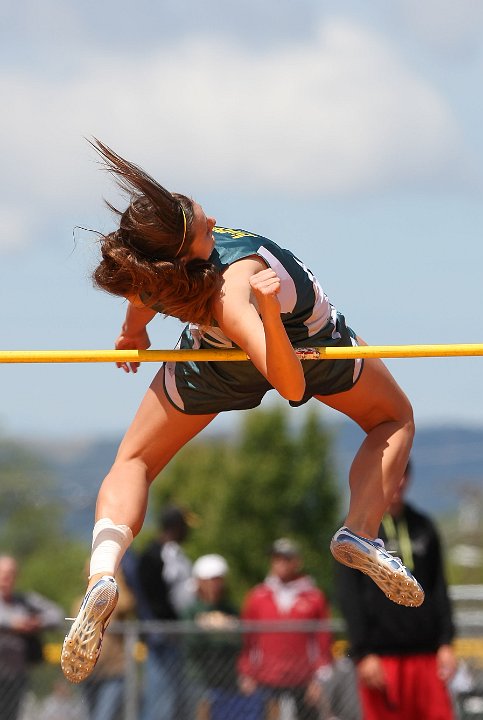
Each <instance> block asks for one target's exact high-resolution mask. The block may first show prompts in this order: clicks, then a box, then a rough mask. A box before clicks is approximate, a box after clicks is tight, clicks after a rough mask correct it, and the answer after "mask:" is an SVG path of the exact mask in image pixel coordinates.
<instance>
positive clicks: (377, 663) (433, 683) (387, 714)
mask: <svg viewBox="0 0 483 720" xmlns="http://www.w3.org/2000/svg"><path fill="white" fill-rule="evenodd" d="M410 475H411V467H410V465H409V464H408V467H407V468H406V471H405V474H404V476H403V478H402V480H401V483H400V485H399V488H398V490H397V491H396V493H395V495H394V497H393V499H392V502H391V504H390V506H389V509H388V512H387V513H386V515H385V516H384V518H383V522H382V526H381V529H380V533H381V537H382V539H383V540H384V541H385V543H386V548H388V549H389V550H391V551H393V552H396V553H397V554H398V555H400V556H401V557H402V560H403V562H404V564H405V565H406V567H407V568H408V569H409V570H410V571H411V572H413V571H414V572H415V574H416V575H417V576H418V578H419V580H420V581H421V583H422V584H423V586H424V589H425V592H426V599H425V601H424V603H423V604H422V605H421V606H420V607H418V608H407V607H402V606H400V605H395V604H394V603H393V602H391V601H390V600H388V599H387V598H386V597H385V596H384V595H383V594H382V593H380V592H379V591H378V590H377V587H376V586H375V585H374V583H373V582H371V581H370V580H368V578H367V577H366V576H365V575H363V574H362V573H361V572H358V571H357V570H354V569H351V568H349V567H346V566H342V565H339V564H337V565H336V582H337V591H338V597H339V604H340V608H341V610H342V613H343V615H344V617H345V619H346V621H347V626H348V634H349V641H350V654H351V656H352V658H353V660H354V662H355V663H356V671H357V678H358V685H359V694H360V699H361V704H362V711H363V717H364V720H416V719H417V720H452V718H453V710H452V703H451V700H450V696H449V693H448V690H447V688H446V683H447V682H448V681H449V680H450V679H451V677H452V676H453V674H454V672H455V670H456V660H455V656H454V653H453V650H452V647H451V642H452V640H453V635H454V628H453V621H452V612H451V605H450V602H449V599H448V593H447V587H446V582H445V577H444V571H443V562H442V556H441V546H440V540H439V536H438V532H437V530H436V528H435V526H434V524H433V523H432V521H431V520H430V519H429V518H428V517H427V516H426V515H423V514H422V513H420V512H418V511H417V510H415V509H414V508H413V507H412V506H411V505H410V504H408V503H407V502H405V500H404V496H405V493H406V490H407V487H408V483H409V480H410Z"/></svg>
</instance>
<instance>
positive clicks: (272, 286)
mask: <svg viewBox="0 0 483 720" xmlns="http://www.w3.org/2000/svg"><path fill="white" fill-rule="evenodd" d="M249 282H250V287H251V288H252V290H253V294H254V295H255V298H256V300H257V303H258V306H259V308H260V311H261V312H263V311H264V310H268V311H270V310H272V311H275V310H276V311H277V312H278V313H279V314H280V302H279V300H278V297H277V295H278V293H279V292H280V278H279V277H278V275H277V273H276V272H275V270H272V268H267V269H266V270H260V272H257V273H255V275H252V276H251V278H250V280H249Z"/></svg>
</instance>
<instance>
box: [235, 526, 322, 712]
mask: <svg viewBox="0 0 483 720" xmlns="http://www.w3.org/2000/svg"><path fill="white" fill-rule="evenodd" d="M241 617H242V619H243V620H244V621H247V622H252V621H255V622H257V623H258V622H273V621H278V622H279V623H280V622H281V623H282V624H281V626H280V630H281V632H274V631H273V629H272V628H268V629H267V630H263V629H260V630H258V629H254V630H253V631H249V632H247V633H246V634H245V635H244V645H243V650H242V653H241V655H240V659H239V662H238V671H239V685H240V689H241V691H242V692H243V693H245V694H247V695H248V694H252V693H253V692H255V691H256V690H257V689H259V688H260V689H264V690H265V691H267V696H268V697H274V696H275V697H278V696H280V695H285V694H289V695H291V696H292V697H293V700H294V702H295V706H296V709H297V718H298V720H315V719H316V718H319V717H320V712H321V708H322V706H323V701H324V698H323V693H322V685H321V680H322V678H323V676H324V675H325V674H326V672H327V670H328V669H330V664H331V661H332V658H331V651H330V645H331V636H330V633H329V632H328V630H323V631H321V629H320V628H318V627H311V621H312V622H314V623H315V624H319V622H320V621H324V620H325V621H326V620H328V618H329V608H328V604H327V601H326V599H325V596H324V594H323V593H322V592H321V591H320V590H319V589H318V588H317V587H316V586H315V584H314V582H313V580H312V578H310V577H309V576H308V575H304V574H303V573H302V558H301V554H300V551H299V548H298V546H297V545H296V544H295V543H294V542H292V541H291V540H289V539H287V538H280V539H279V540H276V541H275V542H274V544H273V546H272V548H271V563H270V571H269V575H268V577H267V578H266V579H265V581H264V582H263V583H261V584H260V585H257V586H256V587H255V588H253V589H252V590H251V591H250V592H249V593H248V595H247V597H246V600H245V603H244V607H243V610H242V615H241ZM294 621H305V623H304V622H302V623H300V627H296V625H297V622H294ZM283 624H285V626H286V627H285V628H284V626H283ZM294 625H295V627H293V626H294ZM287 628H288V629H287Z"/></svg>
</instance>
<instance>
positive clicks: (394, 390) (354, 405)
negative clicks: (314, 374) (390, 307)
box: [316, 338, 412, 432]
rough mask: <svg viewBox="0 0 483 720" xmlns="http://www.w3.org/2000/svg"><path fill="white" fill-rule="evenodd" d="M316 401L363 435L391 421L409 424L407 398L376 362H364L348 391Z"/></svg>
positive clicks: (360, 343) (361, 342) (325, 396)
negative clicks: (357, 427) (349, 421)
mask: <svg viewBox="0 0 483 720" xmlns="http://www.w3.org/2000/svg"><path fill="white" fill-rule="evenodd" d="M357 340H358V343H359V345H365V344H366V343H364V342H363V341H362V340H361V339H360V338H357ZM321 362H323V360H322V361H321ZM316 398H317V400H320V401H321V402H323V403H324V404H325V405H328V406H329V407H332V408H334V409H335V410H339V411H340V412H342V413H344V414H345V415H347V416H348V417H350V418H352V420H354V421H355V422H356V423H358V425H360V426H361V427H362V429H363V430H365V431H366V432H369V431H370V430H371V429H372V428H374V427H376V426H377V425H379V424H380V423H382V422H387V421H391V420H399V421H405V420H407V421H411V422H412V408H411V404H410V402H409V400H408V398H407V397H406V395H405V394H404V392H403V391H402V390H401V388H400V387H399V385H398V384H397V382H396V381H395V380H394V378H393V376H392V375H391V373H390V372H389V370H388V369H387V367H386V366H385V365H384V363H383V362H382V361H381V360H380V359H378V358H366V359H365V360H364V367H363V369H362V373H361V375H360V377H359V379H358V381H357V382H356V384H355V385H354V387H352V388H351V389H350V390H347V391H345V392H342V393H337V394H335V395H317V396H316Z"/></svg>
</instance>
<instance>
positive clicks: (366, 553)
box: [330, 527, 424, 607]
mask: <svg viewBox="0 0 483 720" xmlns="http://www.w3.org/2000/svg"><path fill="white" fill-rule="evenodd" d="M330 551H331V553H332V555H333V556H334V557H335V559H336V560H338V561H339V562H340V563H342V564H343V565H348V566H349V567H352V568H356V569H357V570H361V572H363V573H365V574H366V575H369V577H370V578H372V580H374V582H375V583H376V585H378V586H379V587H380V588H381V590H382V591H383V593H384V594H385V595H386V597H388V598H389V600H392V601H393V602H395V603H397V604H398V605H407V606H408V607H418V605H421V603H422V602H423V600H424V590H423V588H422V587H421V585H420V584H419V583H418V581H417V580H416V579H415V578H414V577H413V576H412V575H411V573H410V572H409V570H408V569H407V568H406V567H405V566H404V565H403V564H402V562H401V560H400V559H399V558H398V557H394V556H393V555H390V554H389V553H388V552H387V550H386V549H385V547H384V542H383V541H382V540H381V539H380V538H376V539H375V540H368V539H367V538H364V537H361V536H360V535H356V534H355V533H353V532H352V531H351V530H349V528H347V527H341V528H340V530H337V532H336V533H335V535H334V537H333V538H332V541H331V543H330Z"/></svg>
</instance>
